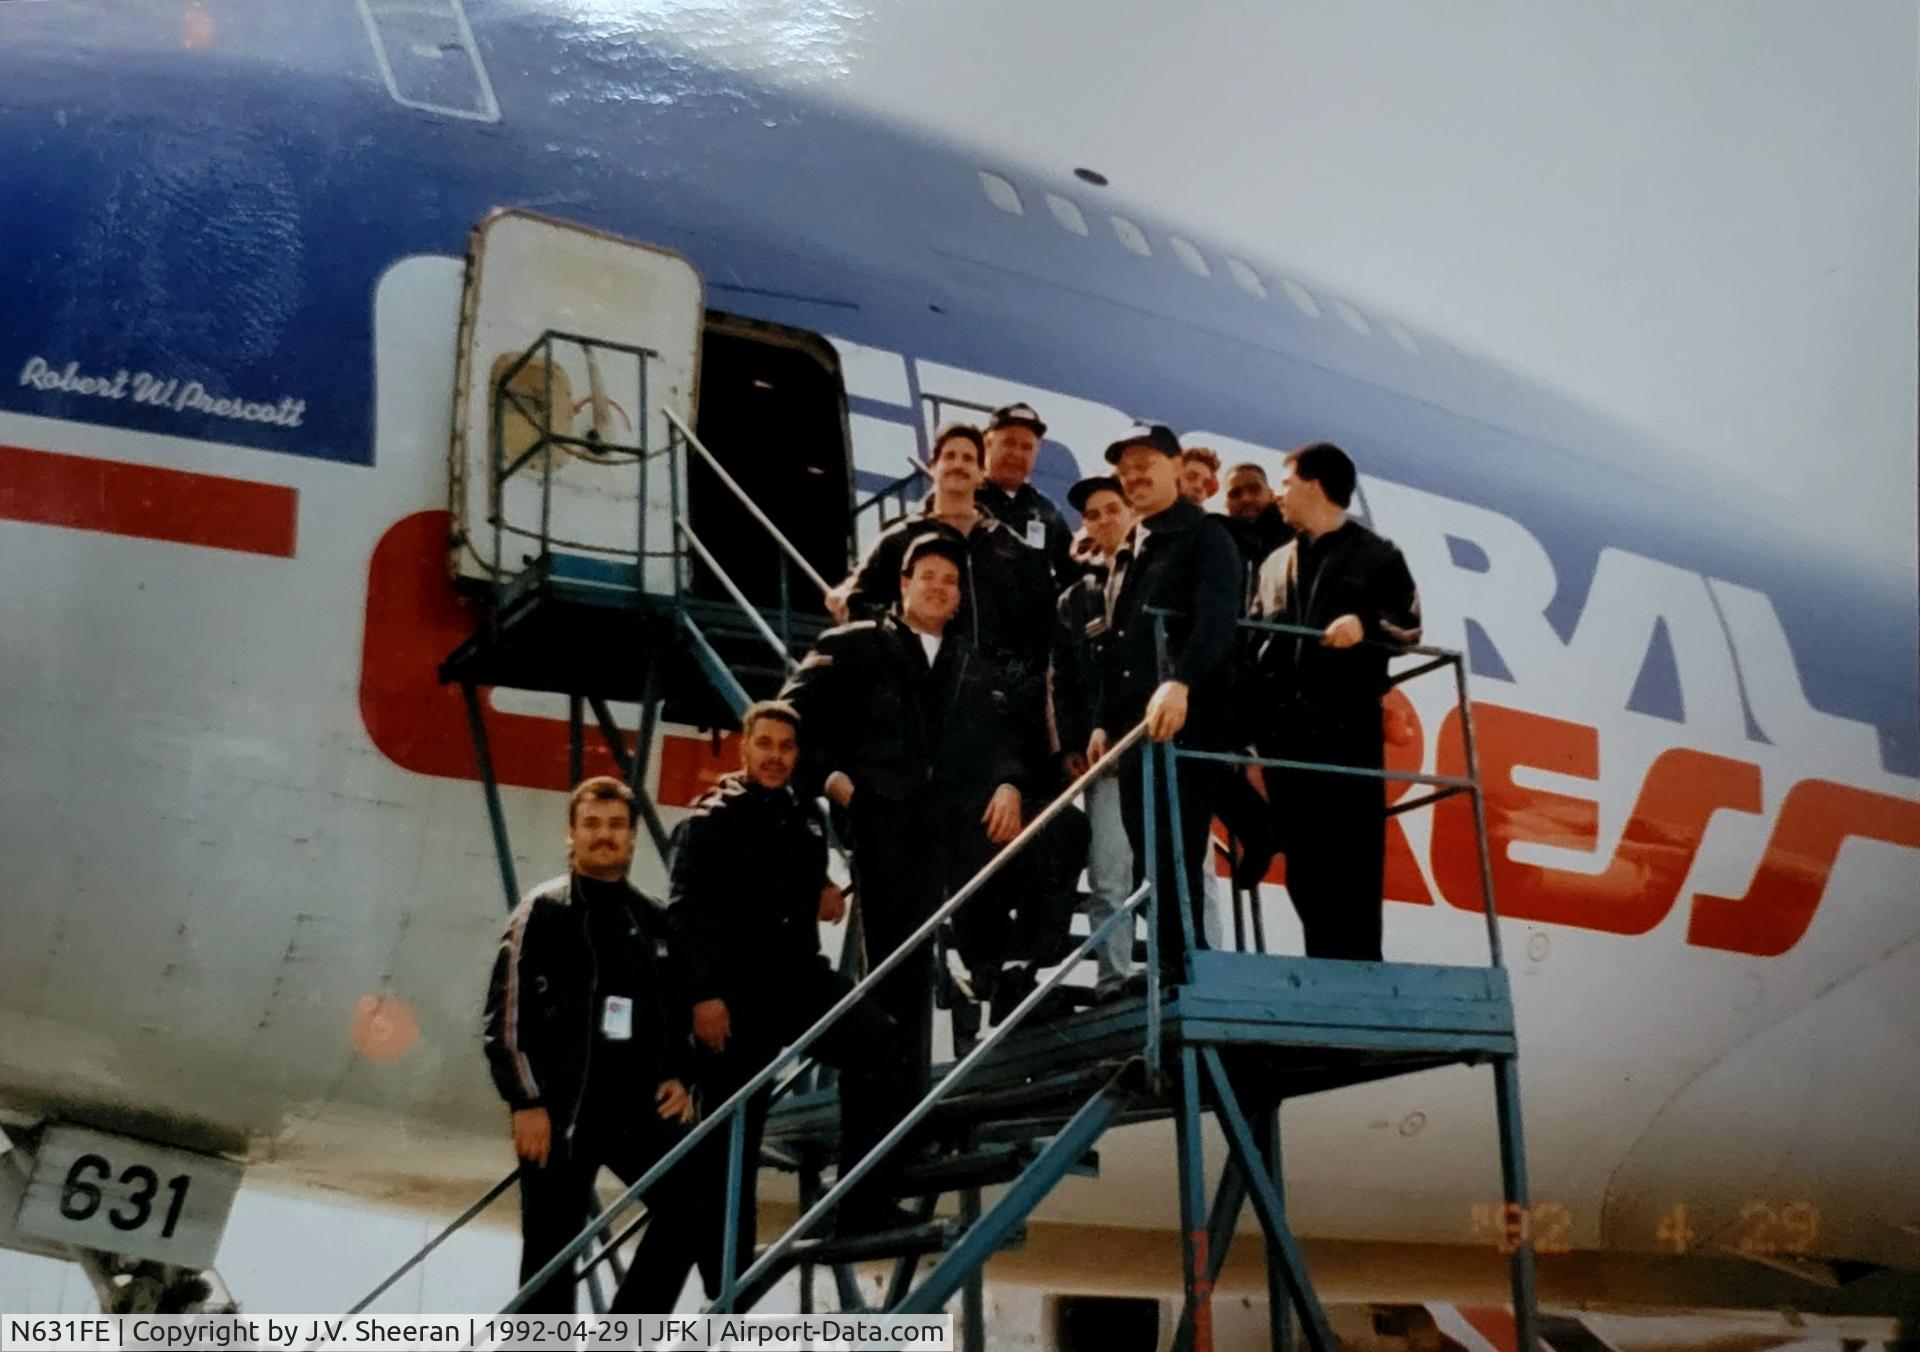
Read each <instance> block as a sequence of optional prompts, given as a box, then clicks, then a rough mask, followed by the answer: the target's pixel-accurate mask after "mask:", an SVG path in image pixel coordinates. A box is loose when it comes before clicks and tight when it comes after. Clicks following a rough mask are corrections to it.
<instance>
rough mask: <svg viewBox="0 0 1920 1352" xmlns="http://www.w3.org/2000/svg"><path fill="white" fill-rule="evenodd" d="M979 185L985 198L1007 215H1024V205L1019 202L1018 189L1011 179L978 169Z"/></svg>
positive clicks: (1025, 210)
mask: <svg viewBox="0 0 1920 1352" xmlns="http://www.w3.org/2000/svg"><path fill="white" fill-rule="evenodd" d="M980 186H981V188H982V189H983V190H985V192H986V194H987V200H988V201H989V202H991V203H993V204H994V205H995V206H997V207H999V208H1000V210H1002V211H1004V212H1006V213H1007V214H1008V215H1009V216H1024V215H1026V214H1027V209H1026V207H1024V206H1022V205H1021V203H1020V190H1019V189H1018V188H1016V187H1014V186H1013V182H1012V180H1011V179H1005V178H1002V177H1001V176H1000V175H998V174H994V173H989V172H988V171H987V170H985V169H982V170H981V171H980Z"/></svg>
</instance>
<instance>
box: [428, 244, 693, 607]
mask: <svg viewBox="0 0 1920 1352" xmlns="http://www.w3.org/2000/svg"><path fill="white" fill-rule="evenodd" d="M705 313H706V297H705V286H704V283H703V281H702V279H701V276H700V273H699V271H698V270H697V269H696V268H695V267H694V266H693V264H692V263H690V262H689V261H687V259H686V258H684V257H682V256H681V255H679V254H677V253H674V252H672V251H670V250H666V249H659V248H654V247H652V246H649V245H646V244H640V243H636V242H635V241H633V240H628V239H621V238H619V237H618V236H615V235H609V234H606V233H605V232H603V231H599V230H592V229H589V228H587V227H585V226H580V225H574V224H570V223H569V222H566V221H559V220H554V219H552V218H550V217H546V216H539V215H536V214H534V213H531V212H525V211H497V212H495V213H493V214H492V215H490V216H488V217H487V218H486V219H485V220H484V221H482V222H481V223H480V224H479V225H478V226H476V227H475V228H474V231H473V234H472V237H471V242H470V245H469V249H468V256H467V275H466V286H465V291H464V294H463V296H462V301H461V314H460V343H459V353H458V359H457V366H456V370H455V382H454V410H453V429H454V430H453V445H452V457H451V465H450V470H451V499H452V501H451V507H452V512H453V527H454V529H453V538H452V542H451V543H452V567H453V573H454V577H455V580H456V581H458V582H461V583H464V584H466V585H469V586H473V585H482V586H488V587H498V586H501V585H502V584H505V583H507V582H510V581H511V580H513V579H514V578H517V577H519V576H521V575H523V574H525V573H527V572H528V571H529V569H531V568H533V567H534V566H535V565H536V564H542V563H544V566H545V567H547V568H549V569H551V570H552V572H553V573H554V574H555V575H557V576H566V577H568V578H570V579H572V580H575V581H581V582H596V581H598V582H604V583H606V584H607V585H608V586H611V587H617V588H621V589H631V588H633V587H634V586H635V585H636V582H637V583H638V585H639V587H640V588H641V589H642V590H644V591H649V592H654V593H670V592H672V591H673V590H674V575H673V546H674V532H673V518H674V511H675V504H676V503H678V502H681V501H684V495H685V493H686V491H687V486H686V484H685V483H684V482H674V480H675V479H676V478H680V477H683V475H684V470H683V469H679V468H676V466H677V465H678V464H680V463H681V461H680V458H679V457H669V456H664V455H658V454H656V453H657V452H659V451H661V450H662V449H664V448H665V447H666V445H667V441H668V422H667V410H668V409H672V410H673V411H674V413H676V414H677V415H679V416H680V417H681V418H682V419H684V420H686V422H687V425H688V426H692V424H693V419H694V414H695V408H696V404H697V390H696V386H697V382H698V374H697V373H698V372H699V369H700V338H701V332H702V327H703V323H704V319H705ZM496 394H498V395H499V396H500V397H499V398H496V397H495V396H496ZM636 565H639V567H638V571H637V572H636Z"/></svg>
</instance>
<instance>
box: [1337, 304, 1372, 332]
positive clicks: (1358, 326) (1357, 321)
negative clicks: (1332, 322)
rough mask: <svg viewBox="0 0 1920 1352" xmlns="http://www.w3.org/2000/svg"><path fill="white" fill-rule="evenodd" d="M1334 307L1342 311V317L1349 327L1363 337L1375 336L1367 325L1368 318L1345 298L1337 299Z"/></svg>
mask: <svg viewBox="0 0 1920 1352" xmlns="http://www.w3.org/2000/svg"><path fill="white" fill-rule="evenodd" d="M1333 308H1334V309H1335V310H1338V311H1339V312H1340V318H1342V319H1344V320H1345V321H1346V323H1347V327H1348V328H1350V329H1352V330H1353V331H1354V332H1355V333H1357V334H1359V335H1360V336H1361V337H1362V338H1371V337H1372V336H1373V330H1372V329H1370V328H1368V327H1367V321H1366V318H1365V317H1364V316H1363V315H1362V314H1361V313H1360V312H1359V311H1358V310H1356V309H1354V308H1353V307H1352V306H1351V305H1349V304H1347V303H1346V302H1345V301H1343V300H1336V301H1335V302H1334V303H1333Z"/></svg>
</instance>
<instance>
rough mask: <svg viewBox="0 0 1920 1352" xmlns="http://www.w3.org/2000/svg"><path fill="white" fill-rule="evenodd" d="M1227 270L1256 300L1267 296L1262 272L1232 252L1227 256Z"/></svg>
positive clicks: (1242, 288)
mask: <svg viewBox="0 0 1920 1352" xmlns="http://www.w3.org/2000/svg"><path fill="white" fill-rule="evenodd" d="M1227 271H1228V272H1230V273H1232V274H1233V280H1234V281H1236V282H1238V283H1240V289H1241V290H1242V291H1244V292H1246V293H1247V294H1248V295H1249V296H1252V297H1253V298H1254V299H1255V300H1265V299H1266V298H1267V286H1266V283H1265V282H1262V281H1261V280H1260V274H1259V273H1257V272H1255V271H1254V270H1253V269H1252V267H1250V266H1249V265H1247V264H1245V263H1242V262H1241V261H1240V260H1239V259H1237V258H1235V257H1233V256H1232V255H1231V254H1229V255H1228V257H1227Z"/></svg>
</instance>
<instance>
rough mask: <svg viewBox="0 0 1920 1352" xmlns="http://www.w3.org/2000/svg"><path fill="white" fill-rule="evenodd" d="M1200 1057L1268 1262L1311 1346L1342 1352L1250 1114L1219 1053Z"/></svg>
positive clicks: (1319, 1351) (1207, 1050) (1315, 1349)
mask: <svg viewBox="0 0 1920 1352" xmlns="http://www.w3.org/2000/svg"><path fill="white" fill-rule="evenodd" d="M1200 1056H1201V1059H1202V1062H1203V1063H1204V1064H1205V1066H1206V1068H1207V1078H1208V1079H1210V1080H1211V1081H1212V1082H1213V1090H1214V1096H1215V1101H1216V1103H1217V1104H1218V1111H1219V1118H1220V1125H1221V1127H1223V1128H1224V1129H1225V1131H1226V1135H1227V1146H1228V1148H1229V1149H1231V1150H1232V1151H1233V1153H1234V1154H1235V1155H1237V1156H1238V1157H1239V1159H1240V1167H1241V1169H1243V1170H1244V1171H1245V1172H1246V1175H1247V1183H1248V1185H1249V1186H1250V1187H1251V1188H1252V1190H1253V1209H1254V1210H1255V1211H1256V1212H1257V1213H1258V1214H1259V1216H1260V1225H1261V1228H1262V1230H1263V1231H1265V1234H1266V1240H1267V1253H1268V1255H1269V1257H1268V1262H1270V1263H1271V1262H1273V1261H1275V1260H1276V1259H1277V1260H1278V1261H1279V1263H1280V1264H1281V1267H1282V1271H1283V1273H1284V1276H1285V1278H1286V1284H1287V1290H1288V1291H1289V1293H1290V1294H1291V1295H1292V1296H1293V1303H1294V1304H1295V1306H1297V1307H1298V1308H1299V1310H1300V1315H1301V1318H1302V1320H1303V1322H1304V1324H1305V1331H1306V1335H1307V1346H1309V1347H1310V1348H1312V1349H1313V1352H1340V1343H1339V1341H1338V1340H1337V1339H1336V1338H1335V1337H1334V1336H1333V1326H1332V1325H1331V1324H1329V1323H1328V1322H1327V1312H1326V1311H1325V1310H1324V1309H1322V1308H1321V1306H1320V1298H1319V1297H1318V1296H1316V1295H1315V1294H1314V1292H1313V1285H1312V1283H1311V1282H1310V1281H1308V1279H1307V1264H1306V1260H1305V1259H1304V1258H1303V1257H1302V1256H1301V1253H1300V1246H1299V1244H1298V1243H1297V1242H1296V1241H1295V1240H1294V1238H1293V1231H1292V1230H1291V1229H1290V1228H1288V1226H1287V1209H1286V1203H1285V1202H1284V1201H1282V1200H1281V1197H1280V1190H1279V1189H1278V1188H1276V1187H1275V1186H1274V1180H1273V1179H1272V1178H1271V1177H1270V1176H1269V1175H1268V1173H1267V1170H1266V1168H1265V1166H1264V1164H1263V1162H1262V1159H1261V1155H1260V1148H1259V1146H1258V1145H1257V1144H1255V1142H1254V1139H1253V1130H1252V1128H1250V1127H1249V1126H1248V1125H1247V1117H1246V1114H1245V1113H1243V1112H1242V1111H1241V1110H1240V1100H1239V1098H1238V1097H1236V1096H1235V1094H1234V1092H1233V1085H1232V1083H1231V1082H1230V1081H1229V1080H1228V1079H1227V1072H1226V1069H1225V1067H1223V1066H1222V1065H1221V1064H1220V1053H1219V1052H1218V1051H1217V1050H1215V1049H1214V1048H1212V1047H1207V1048H1205V1049H1203V1050H1202V1051H1201V1053H1200Z"/></svg>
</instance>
